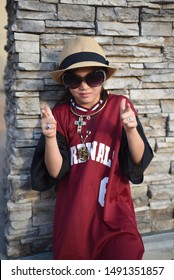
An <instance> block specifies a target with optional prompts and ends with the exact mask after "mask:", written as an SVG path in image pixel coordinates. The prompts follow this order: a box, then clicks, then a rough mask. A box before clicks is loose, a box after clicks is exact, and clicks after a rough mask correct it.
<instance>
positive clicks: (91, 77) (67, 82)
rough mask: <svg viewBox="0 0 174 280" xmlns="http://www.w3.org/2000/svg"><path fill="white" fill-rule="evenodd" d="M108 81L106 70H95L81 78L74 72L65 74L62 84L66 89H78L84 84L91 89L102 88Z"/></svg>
mask: <svg viewBox="0 0 174 280" xmlns="http://www.w3.org/2000/svg"><path fill="white" fill-rule="evenodd" d="M105 80H106V73H105V71H104V70H102V69H101V70H95V71H92V72H90V73H88V74H87V75H86V76H85V77H80V76H78V75H76V74H74V73H72V72H65V73H64V74H63V75H62V82H63V84H64V86H65V87H66V88H70V89H76V88H78V87H79V86H80V85H81V83H82V82H85V83H86V84H87V85H88V86H90V87H98V86H101V85H102V84H103V83H104V81H105Z"/></svg>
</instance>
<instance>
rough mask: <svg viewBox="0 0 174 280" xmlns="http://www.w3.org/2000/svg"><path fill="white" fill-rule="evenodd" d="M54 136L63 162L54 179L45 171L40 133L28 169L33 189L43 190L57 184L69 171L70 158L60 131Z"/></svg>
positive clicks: (43, 145) (43, 150)
mask: <svg viewBox="0 0 174 280" xmlns="http://www.w3.org/2000/svg"><path fill="white" fill-rule="evenodd" d="M56 138H57V142H58V145H59V149H60V153H61V155H62V157H63V162H62V166H61V170H60V172H59V175H58V177H57V178H56V179H55V178H53V177H51V176H50V175H49V173H48V171H47V168H46V166H45V161H44V154H45V136H44V135H43V134H42V135H41V137H40V140H39V142H38V144H37V146H36V149H35V152H34V156H33V160H32V164H31V170H30V174H31V186H32V189H33V190H36V191H41V192H43V191H46V190H48V189H50V188H51V187H54V186H57V185H58V183H59V182H60V180H61V179H62V178H63V177H64V176H65V174H66V173H67V172H68V171H69V168H70V159H69V154H68V151H67V146H66V141H65V138H64V136H63V135H61V134H60V133H57V135H56Z"/></svg>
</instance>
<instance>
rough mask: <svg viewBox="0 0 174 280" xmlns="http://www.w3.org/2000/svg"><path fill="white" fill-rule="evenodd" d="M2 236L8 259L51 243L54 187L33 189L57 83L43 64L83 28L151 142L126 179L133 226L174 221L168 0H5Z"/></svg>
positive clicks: (149, 227)
mask: <svg viewBox="0 0 174 280" xmlns="http://www.w3.org/2000/svg"><path fill="white" fill-rule="evenodd" d="M7 12H8V41H7V44H6V50H7V53H8V63H7V67H6V99H7V102H6V124H7V130H8V136H7V149H6V150H7V153H6V155H7V162H6V168H5V173H4V177H5V181H4V184H5V187H6V201H7V209H6V217H7V224H6V239H7V253H8V256H9V258H13V257H17V256H21V255H26V254H33V253H36V252H39V251H44V250H50V249H51V248H52V245H51V244H52V220H53V209H54V201H55V193H54V190H50V191H48V192H45V193H38V192H35V191H32V190H31V186H30V172H29V171H30V165H31V159H32V155H33V152H34V148H35V146H36V144H37V142H38V139H39V136H40V133H41V128H40V105H41V103H42V102H47V103H48V104H49V105H50V106H51V107H52V106H53V105H54V104H55V102H56V100H57V98H58V95H59V94H60V93H59V92H61V91H62V89H61V88H60V87H58V86H57V85H56V84H55V83H54V82H53V80H52V79H50V76H49V72H50V71H51V70H54V69H55V68H56V67H57V65H58V62H59V52H60V50H61V49H62V46H63V45H64V43H65V42H66V40H67V39H70V38H72V37H73V36H74V35H90V36H93V37H95V39H96V40H97V41H98V42H99V43H100V44H101V45H102V46H103V48H104V50H105V53H106V55H107V57H108V59H109V60H110V62H111V64H112V65H113V66H115V67H117V68H118V71H117V72H116V74H115V76H114V77H112V78H111V79H110V80H109V81H108V82H107V88H108V89H110V90H112V91H113V92H115V93H116V94H120V93H121V94H125V95H127V96H129V97H130V98H131V100H132V101H133V103H134V105H135V107H136V109H137V110H138V113H139V117H140V119H141V122H142V123H143V126H144V130H145V133H146V135H147V137H148V139H149V142H150V144H151V146H152V148H153V150H154V159H153V162H152V163H151V165H150V166H149V168H148V169H147V171H146V173H145V177H144V182H143V184H141V185H140V186H133V185H132V195H133V199H134V204H135V211H136V216H137V222H138V227H139V229H140V231H141V233H142V234H143V233H148V232H160V231H164V230H171V229H174V38H173V35H174V2H173V1H169V0H166V1H165V0H144V1H141V0H98V1H96V0H83V1H82V0H60V1H59V0H40V1H39V0H30V1H29V0H28V1H27V0H7Z"/></svg>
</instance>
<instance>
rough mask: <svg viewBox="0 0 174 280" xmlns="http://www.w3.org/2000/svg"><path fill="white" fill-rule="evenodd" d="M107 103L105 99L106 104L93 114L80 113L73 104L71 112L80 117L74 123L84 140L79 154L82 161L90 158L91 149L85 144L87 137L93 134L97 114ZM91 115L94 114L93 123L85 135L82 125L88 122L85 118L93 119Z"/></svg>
mask: <svg viewBox="0 0 174 280" xmlns="http://www.w3.org/2000/svg"><path fill="white" fill-rule="evenodd" d="M106 103H107V99H106V100H105V101H104V104H103V105H102V106H101V107H100V108H99V109H98V110H97V111H95V112H94V113H91V114H85V115H84V114H78V113H76V112H75V111H74V110H73V108H72V106H71V112H72V113H73V114H74V115H75V116H77V117H79V120H78V121H77V120H76V121H75V122H74V124H75V125H77V133H78V134H79V135H80V138H81V141H82V146H81V147H80V148H78V156H79V159H80V160H81V161H87V160H88V158H89V151H88V148H87V147H86V146H85V142H86V139H87V138H88V136H89V135H90V134H91V130H92V127H93V124H94V121H95V119H96V115H97V114H98V113H99V112H100V111H101V110H103V109H104V107H105V106H106ZM91 116H94V118H93V120H92V122H91V124H90V127H89V129H88V130H87V131H86V134H85V136H84V137H83V135H82V126H83V125H86V122H85V121H83V118H86V119H87V120H89V119H91Z"/></svg>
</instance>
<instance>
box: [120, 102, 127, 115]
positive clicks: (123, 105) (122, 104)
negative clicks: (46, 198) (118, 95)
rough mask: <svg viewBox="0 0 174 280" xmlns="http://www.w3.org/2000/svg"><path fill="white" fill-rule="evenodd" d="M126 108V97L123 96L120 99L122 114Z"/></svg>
mask: <svg viewBox="0 0 174 280" xmlns="http://www.w3.org/2000/svg"><path fill="white" fill-rule="evenodd" d="M125 109H126V98H122V99H121V101H120V115H121V114H123V113H124V111H125Z"/></svg>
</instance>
